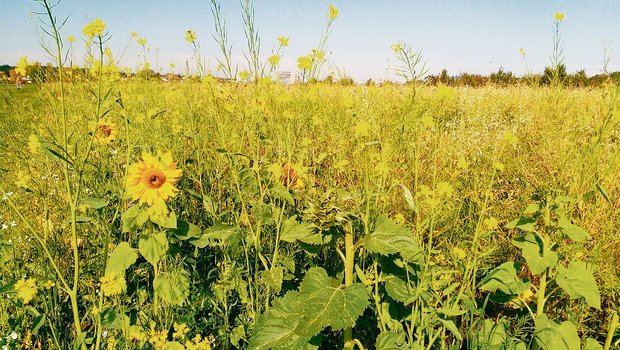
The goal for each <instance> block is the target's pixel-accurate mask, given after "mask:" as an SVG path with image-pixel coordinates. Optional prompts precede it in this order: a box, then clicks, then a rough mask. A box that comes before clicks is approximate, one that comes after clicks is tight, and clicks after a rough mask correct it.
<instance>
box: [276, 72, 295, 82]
mask: <svg viewBox="0 0 620 350" xmlns="http://www.w3.org/2000/svg"><path fill="white" fill-rule="evenodd" d="M277 79H278V82H280V84H284V85H290V84H293V83H295V75H294V74H293V72H291V71H282V72H278V73H277Z"/></svg>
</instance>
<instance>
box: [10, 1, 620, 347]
mask: <svg viewBox="0 0 620 350" xmlns="http://www.w3.org/2000/svg"><path fill="white" fill-rule="evenodd" d="M48 10H49V9H48ZM333 11H336V12H335V15H334V12H333ZM337 16H338V12H337V9H335V8H332V7H330V9H329V12H328V14H327V19H328V25H327V28H328V30H326V33H329V26H330V25H331V22H333V20H334V19H336V17H337ZM330 20H331V22H330ZM56 25H57V24H56V23H54V22H53V21H52V23H51V28H52V29H53V30H50V33H52V38H55V39H56V43H57V44H58V52H59V53H60V52H62V49H63V47H62V45H61V44H60V40H59V35H58V34H57V33H56V32H55V29H56ZM89 26H90V27H89ZM54 33H56V34H54ZM84 34H85V35H86V37H89V39H90V40H92V44H93V45H92V47H93V50H95V52H96V51H97V50H99V52H98V53H97V55H99V56H98V57H100V60H99V61H91V62H90V73H89V75H87V77H86V78H85V77H84V76H83V75H81V76H79V77H76V76H74V75H73V71H70V70H68V69H67V68H63V63H62V60H61V59H60V58H58V60H59V61H58V62H60V64H59V65H57V66H56V68H55V69H54V71H52V72H51V73H49V72H48V74H53V78H52V79H47V81H46V82H44V83H39V84H28V85H24V87H23V88H22V89H20V90H18V89H16V88H15V86H14V85H8V84H7V85H3V86H0V196H2V198H1V200H0V225H1V228H0V267H1V269H0V296H1V298H0V345H1V346H2V349H3V350H4V349H56V348H58V349H102V348H107V349H188V350H191V349H319V348H320V349H341V348H357V349H515V350H521V349H569V350H572V349H584V350H585V349H587V350H594V349H605V350H608V349H614V348H616V349H617V348H619V344H620V329H619V327H620V322H619V321H618V313H620V236H619V232H620V194H619V193H620V87H619V86H618V85H617V84H616V83H614V82H613V81H612V80H609V81H608V82H607V83H605V84H602V85H601V86H598V87H589V88H575V87H566V86H564V85H563V84H561V82H556V83H555V84H549V85H546V86H541V85H538V84H528V83H527V82H522V83H519V84H513V85H509V86H497V85H494V84H486V85H485V86H482V87H475V88H474V87H451V86H445V85H442V84H438V85H430V84H424V83H422V82H420V81H418V79H417V76H416V75H415V74H416V73H414V72H413V71H412V70H409V71H408V72H409V73H411V75H409V76H408V77H410V78H412V79H411V81H410V82H409V83H408V84H383V85H378V84H368V85H351V84H346V85H345V84H335V83H327V82H317V81H313V80H312V79H307V81H304V82H302V83H297V84H292V85H283V84H280V83H278V82H276V81H274V80H273V79H269V77H259V78H258V79H254V80H252V79H251V77H252V72H250V74H249V75H250V78H249V79H242V80H243V81H241V82H239V81H229V80H224V79H217V78H214V77H213V76H210V75H208V74H205V75H204V76H202V77H194V78H192V79H183V80H180V81H168V82H163V81H161V80H160V79H152V78H151V77H149V76H148V75H146V76H144V77H140V76H134V77H130V78H127V77H122V76H121V75H120V74H119V72H117V71H116V70H115V69H112V68H113V67H112V65H111V64H108V65H107V66H106V65H104V64H102V63H101V62H104V55H106V50H105V47H104V40H103V38H104V37H105V34H104V32H103V28H101V26H100V24H97V22H96V21H93V22H90V23H89V24H87V26H86V27H85V30H84ZM190 34H192V33H190V31H188V34H187V37H186V40H187V41H188V43H190V44H191V43H193V42H195V38H193V37H192V36H191V35H190ZM192 39H194V40H192ZM287 40H288V39H287ZM326 40H327V36H326V37H325V41H326ZM280 44H282V45H283V46H285V45H284V42H282V41H281V42H280ZM398 45H400V44H398ZM398 45H396V46H394V47H393V48H392V49H393V50H394V52H395V53H396V54H399V50H402V54H403V55H406V56H404V57H407V58H414V59H415V57H416V55H419V52H413V51H408V49H407V48H406V47H401V46H398ZM194 47H196V46H194ZM278 52H279V51H278ZM320 52H321V51H320V50H319V51H317V52H315V53H314V54H313V56H308V57H309V58H308V60H309V62H305V61H303V60H302V61H301V62H300V69H302V72H303V74H308V76H305V78H311V77H312V75H313V74H314V73H313V72H312V69H314V68H316V67H315V66H314V64H315V60H316V57H317V53H319V55H320ZM195 54H196V55H197V56H198V55H199V52H198V51H196V52H195ZM97 55H96V56H95V57H97ZM60 56H62V55H59V56H58V57H60ZM272 63H273V62H272ZM276 63H277V62H276ZM306 63H307V64H308V65H307V66H306ZM106 67H108V68H110V67H112V68H110V71H106ZM409 68H411V67H409ZM406 69H407V67H405V70H404V71H401V72H402V73H403V74H404V76H405V77H407V74H408V73H407V70H406ZM198 70H200V67H198ZM414 71H415V70H414ZM253 73H256V74H258V73H257V71H254V72H253ZM270 73H271V72H270ZM418 73H419V70H418ZM246 74H247V73H246ZM247 80H250V81H249V82H248V81H247Z"/></svg>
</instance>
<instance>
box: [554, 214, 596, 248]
mask: <svg viewBox="0 0 620 350" xmlns="http://www.w3.org/2000/svg"><path fill="white" fill-rule="evenodd" d="M558 227H559V228H560V231H561V232H562V233H563V234H564V235H566V236H567V237H568V238H570V239H572V240H573V241H577V242H581V241H585V240H587V239H590V234H589V233H588V232H587V231H586V230H584V229H582V228H581V227H579V226H577V225H574V224H572V223H571V222H570V220H568V219H566V218H564V217H561V218H559V219H558Z"/></svg>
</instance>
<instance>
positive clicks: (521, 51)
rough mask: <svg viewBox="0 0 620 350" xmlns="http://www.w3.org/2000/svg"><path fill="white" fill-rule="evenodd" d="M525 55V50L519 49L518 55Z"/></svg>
mask: <svg viewBox="0 0 620 350" xmlns="http://www.w3.org/2000/svg"><path fill="white" fill-rule="evenodd" d="M526 54H527V52H525V49H524V48H520V49H519V55H521V56H523V57H525V55H526Z"/></svg>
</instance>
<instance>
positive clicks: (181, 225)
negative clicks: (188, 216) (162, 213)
mask: <svg viewBox="0 0 620 350" xmlns="http://www.w3.org/2000/svg"><path fill="white" fill-rule="evenodd" d="M173 232H174V236H175V237H176V238H178V239H180V240H182V241H186V240H188V239H198V238H200V237H201V236H202V230H201V229H200V227H198V226H196V225H194V224H191V223H189V222H185V221H183V220H178V221H177V228H176V229H175V230H174V231H173Z"/></svg>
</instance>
